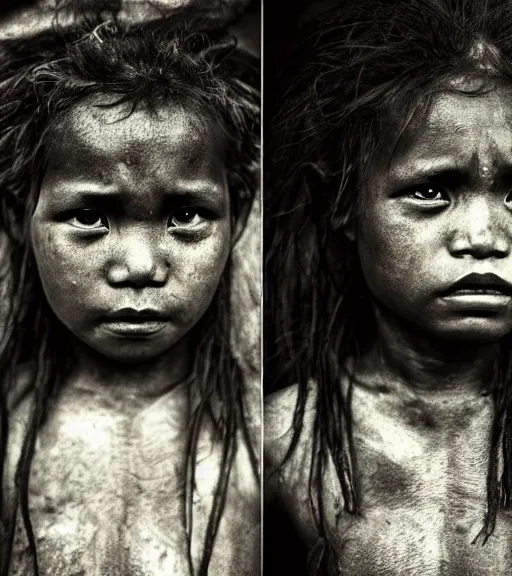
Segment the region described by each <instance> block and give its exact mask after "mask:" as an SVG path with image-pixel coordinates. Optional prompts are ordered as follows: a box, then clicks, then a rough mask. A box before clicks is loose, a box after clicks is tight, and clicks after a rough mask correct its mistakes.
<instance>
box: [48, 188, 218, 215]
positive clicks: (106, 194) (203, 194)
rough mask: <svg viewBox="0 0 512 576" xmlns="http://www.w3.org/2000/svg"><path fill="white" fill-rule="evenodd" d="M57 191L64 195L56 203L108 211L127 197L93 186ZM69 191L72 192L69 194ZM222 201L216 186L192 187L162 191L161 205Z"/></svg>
mask: <svg viewBox="0 0 512 576" xmlns="http://www.w3.org/2000/svg"><path fill="white" fill-rule="evenodd" d="M56 188H57V189H60V190H61V191H65V192H66V193H65V195H64V196H63V197H61V198H59V199H58V200H57V202H58V203H66V202H67V201H69V200H71V198H72V199H73V200H74V201H75V202H76V201H78V202H83V203H84V204H87V205H97V206H101V207H105V208H109V209H115V208H119V205H120V203H123V202H124V201H125V200H126V198H127V197H130V196H131V194H130V193H129V192H126V191H123V190H119V189H117V188H101V187H97V186H95V185H86V184H82V183H80V184H77V183H72V182H71V183H69V184H66V183H62V184H59V185H58V186H56ZM70 191H71V192H72V193H71V194H70ZM223 199H224V194H223V193H222V191H221V189H220V188H219V187H218V186H216V185H215V186H208V185H205V186H194V187H190V188H189V189H186V188H182V189H178V188H176V189H173V190H162V203H163V204H164V205H173V204H184V203H190V204H191V205H194V204H197V203H203V202H205V201H206V202H208V201H210V202H215V203H218V202H219V201H221V200H223Z"/></svg>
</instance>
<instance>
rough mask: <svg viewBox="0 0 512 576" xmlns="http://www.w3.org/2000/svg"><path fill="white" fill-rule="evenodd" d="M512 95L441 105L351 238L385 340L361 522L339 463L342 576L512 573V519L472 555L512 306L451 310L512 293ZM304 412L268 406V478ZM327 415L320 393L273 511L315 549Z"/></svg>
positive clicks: (289, 402)
mask: <svg viewBox="0 0 512 576" xmlns="http://www.w3.org/2000/svg"><path fill="white" fill-rule="evenodd" d="M459 87H461V85H460V84H459ZM462 88H463V86H462ZM510 94H511V91H510V87H508V86H500V85H496V86H494V87H493V88H492V89H490V90H489V91H488V92H486V93H483V94H479V95H478V96H474V95H473V96H470V95H468V94H464V93H461V92H458V93H456V92H449V91H442V92H439V93H438V94H437V95H435V96H434V98H433V100H432V102H431V106H430V107H428V108H427V109H426V110H424V114H421V113H418V115H417V116H416V117H415V118H414V119H413V121H412V122H411V123H410V124H409V126H408V127H406V129H405V131H404V132H403V134H402V137H401V138H400V140H399V142H398V145H397V146H396V148H395V149H394V151H393V154H392V155H391V156H390V154H389V152H388V153H387V156H386V155H385V154H384V153H383V154H382V156H381V157H380V158H379V160H378V162H377V163H376V164H375V165H374V166H373V170H372V172H371V176H370V178H369V181H368V183H367V184H368V185H367V190H366V191H365V193H366V194H367V202H366V209H365V213H364V214H363V216H362V218H361V219H360V220H359V221H358V222H357V223H356V226H355V227H354V229H353V235H352V237H353V240H354V242H356V244H357V249H358V253H359V257H360V260H361V265H362V268H363V273H364V276H365V279H366V282H367V284H368V286H369V288H370V292H371V294H372V298H373V305H374V310H375V318H376V327H377V335H376V339H375V341H374V342H373V344H372V345H371V346H370V347H369V349H368V350H367V351H366V352H365V353H364V354H363V356H362V358H361V359H360V361H359V363H358V364H357V366H356V367H355V383H354V387H353V396H352V402H351V408H352V418H353V434H354V450H355V455H356V461H355V484H356V489H357V492H358V495H359V507H360V515H359V516H355V515H350V514H348V513H347V512H345V511H344V502H343V497H342V494H341V487H340V484H339V481H338V479H337V475H336V472H335V470H334V467H333V464H332V461H331V462H330V464H329V466H328V468H327V470H325V471H324V474H323V490H324V492H323V493H324V498H325V509H326V511H327V512H326V523H327V531H328V537H329V540H330V542H331V544H332V546H333V548H334V561H333V565H332V567H331V572H332V574H343V576H358V575H361V574H365V575H368V576H374V575H375V576H376V575H386V576H401V575H403V574H407V575H410V576H423V575H425V574H426V575H429V576H430V575H432V576H434V575H435V576H477V575H478V576H482V575H484V576H486V575H489V576H490V575H493V576H494V575H499V576H502V575H503V576H504V575H506V574H510V573H511V571H512V555H511V553H510V550H511V549H512V517H511V514H510V512H509V511H506V510H500V511H499V513H498V518H497V523H496V528H495V531H494V533H493V535H492V536H491V537H490V538H489V540H488V541H487V543H486V544H485V546H482V545H481V544H482V542H481V540H478V541H477V542H476V543H473V541H474V540H475V538H476V537H477V535H478V534H479V532H480V530H481V529H482V527H483V521H484V518H485V513H486V510H487V493H486V478H487V471H488V462H489V449H490V441H489V432H490V428H491V424H492V418H493V407H492V401H491V399H490V397H489V396H488V395H486V394H485V392H486V391H487V390H488V388H489V383H490V379H491V374H492V364H493V358H494V355H495V353H496V342H498V341H499V339H500V338H502V337H503V336H505V335H507V334H509V333H510V330H511V329H512V324H511V319H512V318H511V304H510V299H508V300H502V301H500V302H499V303H494V304H493V303H491V304H489V302H487V303H484V304H477V305H475V304H474V303H472V304H468V303H467V302H466V303H464V302H462V303H461V302H455V303H454V302H450V301H447V300H446V298H443V290H445V289H446V288H448V287H449V286H450V285H451V284H452V283H453V282H455V281H457V280H459V279H460V278H462V277H463V276H465V275H466V274H469V273H471V272H477V273H487V272H492V273H494V274H497V275H498V276H500V277H501V278H503V279H504V280H506V281H508V282H511V281H512V262H511V259H510V249H511V242H512V212H511V207H510V201H509V197H508V195H509V192H510V186H509V184H507V179H508V178H507V177H508V175H509V174H510V166H511V163H512V155H511V150H512V108H511V106H510ZM399 128H400V127H399ZM399 128H398V129H399ZM441 167H442V168H441ZM445 169H446V170H445ZM440 170H441V172H444V173H441V174H440V173H439V171H440ZM425 172H428V174H429V177H428V178H425ZM432 172H434V173H437V175H436V176H433V175H432ZM429 190H433V192H431V193H429ZM432 198H433V199H432ZM340 385H341V386H342V387H343V388H346V387H347V385H348V383H347V382H345V381H344V382H341V383H340ZM296 397H297V388H296V387H290V388H288V389H286V390H283V391H281V392H279V393H277V394H275V395H273V396H270V397H269V398H268V399H267V406H266V411H265V442H266V449H265V451H266V459H267V470H271V469H272V468H273V467H274V466H278V465H279V464H280V463H281V462H282V458H283V457H284V455H285V452H286V449H287V447H288V446H289V444H290V441H291V435H292V428H293V423H292V416H293V411H294V406H295V402H296ZM315 401H316V385H315V383H313V382H312V383H311V385H310V391H309V396H308V401H307V405H306V411H305V420H304V426H303V429H302V431H301V437H300V441H299V444H298V447H297V450H296V451H295V452H294V454H293V456H292V458H291V459H290V460H289V461H288V462H287V463H286V464H285V465H284V466H283V467H282V469H281V470H280V472H279V473H278V474H277V475H274V476H270V478H269V484H268V485H269V488H268V496H269V498H273V497H274V498H277V501H278V502H279V505H280V506H283V507H284V508H285V509H286V510H287V511H288V513H289V515H290V517H291V518H292V520H293V521H294V523H295V525H296V526H297V530H298V532H299V533H300V534H301V535H302V537H303V538H304V541H305V542H306V543H307V544H308V546H310V547H311V546H313V545H314V544H315V543H316V541H317V539H318V536H319V534H318V530H317V528H316V526H315V524H314V522H313V516H312V513H311V509H310V503H309V488H308V474H304V470H309V469H310V466H311V449H312V441H313V440H312V438H313V425H314V418H315V412H316V407H315Z"/></svg>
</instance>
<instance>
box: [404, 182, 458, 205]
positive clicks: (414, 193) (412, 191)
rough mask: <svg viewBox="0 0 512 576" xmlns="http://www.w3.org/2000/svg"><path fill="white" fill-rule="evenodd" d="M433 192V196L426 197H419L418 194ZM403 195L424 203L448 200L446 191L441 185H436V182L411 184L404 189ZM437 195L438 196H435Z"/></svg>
mask: <svg viewBox="0 0 512 576" xmlns="http://www.w3.org/2000/svg"><path fill="white" fill-rule="evenodd" d="M430 193H435V196H436V197H434V198H428V197H423V198H421V197H419V196H420V195H423V196H425V195H426V194H430ZM403 195H404V196H407V197H409V198H411V199H413V200H417V201H419V202H424V203H434V202H435V203H439V202H448V201H449V198H448V193H447V191H446V189H445V188H443V187H442V186H438V185H437V184H419V185H417V186H413V187H411V188H409V189H407V190H405V191H404V194H403ZM437 196H440V197H439V198H437Z"/></svg>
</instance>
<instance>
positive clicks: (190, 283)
mask: <svg viewBox="0 0 512 576" xmlns="http://www.w3.org/2000/svg"><path fill="white" fill-rule="evenodd" d="M95 103H97V102H95ZM126 114H127V108H126V107H124V106H115V107H114V108H95V107H94V106H93V105H92V104H91V103H89V104H83V105H80V106H79V107H77V108H76V109H74V110H73V111H71V112H70V114H69V116H68V117H67V118H66V120H65V122H64V124H63V126H62V128H60V129H59V132H58V136H57V138H56V140H57V141H56V142H54V143H53V144H54V145H53V152H52V154H51V156H50V160H49V167H48V170H47V172H46V175H45V177H44V180H43V183H42V186H41V191H40V197H39V200H38V203H37V206H36V210H35V213H34V216H33V220H32V243H33V249H34V254H35V258H36V262H37V267H38V270H39V274H40V277H41V281H42V285H43V288H44V291H45V294H46V297H47V299H48V301H49V303H50V306H51V307H52V309H53V311H54V312H55V314H56V315H57V317H58V318H59V319H60V320H61V321H62V323H63V324H64V325H65V326H66V327H67V328H68V329H69V330H70V331H71V332H72V333H73V334H74V335H75V336H76V337H77V338H78V339H79V340H81V341H82V342H84V343H86V344H87V345H88V346H90V347H91V348H93V349H94V350H96V351H97V352H99V353H101V354H103V355H105V356H107V357H110V358H113V359H116V360H120V361H131V362H135V361H144V360H149V359H151V358H154V357H156V356H158V355H160V354H162V353H164V352H166V351H168V350H169V349H170V348H171V347H172V346H173V345H175V344H176V343H177V342H179V341H180V340H181V339H182V338H183V337H184V336H185V335H186V334H187V333H188V332H189V330H190V329H191V328H192V327H193V326H194V325H195V324H196V322H197V321H198V320H199V319H200V318H201V316H202V315H203V313H204V312H205V311H206V309H207V307H208V305H209V304H210V302H211V301H212V299H213V296H214V293H215V291H216V289H217V287H218V285H219V281H220V278H221V275H222V272H223V269H224V267H225V264H226V261H227V259H228V255H229V252H230V248H231V216H230V199H229V192H228V187H227V182H226V171H225V166H224V161H223V153H224V145H223V140H222V137H221V134H220V130H219V129H218V127H217V126H216V125H215V124H214V122H211V121H208V120H206V119H199V118H198V117H197V116H195V115H194V114H192V113H191V112H187V111H186V110H184V109H182V108H180V107H178V106H171V107H168V108H165V109H162V110H161V111H160V112H159V114H158V117H155V116H153V115H151V114H149V113H148V112H147V111H145V110H137V111H136V112H135V113H133V114H132V115H131V116H128V117H126Z"/></svg>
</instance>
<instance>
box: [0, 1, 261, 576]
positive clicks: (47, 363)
mask: <svg viewBox="0 0 512 576" xmlns="http://www.w3.org/2000/svg"><path fill="white" fill-rule="evenodd" d="M114 4H115V3H114ZM0 53H1V58H0V62H1V63H0V222H1V224H0V226H1V228H2V232H3V233H4V234H5V235H6V236H7V237H8V240H9V242H8V252H7V254H6V258H7V261H6V266H5V270H4V271H3V274H4V277H3V282H4V283H7V285H8V291H7V292H8V302H7V307H6V311H5V314H6V320H5V326H4V330H3V334H2V339H1V342H0V375H1V379H0V481H1V480H2V479H3V478H4V475H5V464H6V455H7V446H8V432H9V421H10V417H11V412H12V409H11V407H10V402H9V399H10V398H11V396H12V395H13V393H14V392H15V391H16V389H17V388H16V387H17V375H18V372H19V367H20V365H21V364H27V363H28V364H29V365H32V366H34V370H33V371H32V374H31V377H30V381H29V383H28V385H27V387H26V390H25V392H32V393H33V394H32V395H33V398H34V400H33V403H32V411H31V415H30V419H29V424H28V428H27V433H26V436H25V438H24V442H23V446H22V450H21V456H20V458H19V461H18V465H17V470H16V475H15V491H14V498H13V501H10V499H9V498H8V497H7V495H6V494H5V493H4V491H3V490H0V575H1V576H7V575H8V573H9V570H10V565H11V558H12V548H13V538H14V532H15V527H16V522H17V513H18V510H20V512H21V517H22V520H23V525H24V528H25V531H26V534H27V538H28V544H29V547H30V551H31V556H32V565H33V570H34V573H35V574H36V575H38V574H39V569H38V559H37V550H36V541H35V535H34V531H33V528H32V524H31V521H30V515H29V502H28V499H29V490H28V488H29V478H30V466H31V461H32V457H33V454H34V451H35V445H36V437H37V431H38V429H39V427H40V426H41V424H42V423H43V422H44V419H45V417H46V416H47V414H48V410H49V407H50V402H51V399H52V398H54V397H55V395H56V394H57V393H58V391H59V388H60V387H61V386H62V384H63V381H64V378H65V374H66V370H67V367H66V365H63V362H62V360H58V356H57V351H58V346H57V344H56V338H57V337H56V334H57V333H58V331H59V330H60V329H61V327H60V326H59V325H58V321H57V320H56V319H55V317H54V316H53V314H52V312H51V310H50V308H49V306H48V304H47V302H46V299H45V297H44V294H43V290H42V286H41V283H40V280H39V277H38V274H37V270H36V266H35V261H34V257H33V254H32V250H31V246H30V241H29V240H30V234H29V230H30V220H31V216H32V213H33V211H34V209H35V206H36V204H37V198H38V193H39V187H40V184H41V181H42V178H43V175H44V172H45V167H46V162H47V151H48V147H49V145H50V142H49V141H50V139H51V138H50V137H51V134H52V127H54V126H55V125H56V123H58V121H59V119H62V118H63V117H64V116H65V115H66V114H67V113H68V112H69V111H70V110H71V109H72V108H73V107H74V106H76V105H77V104H78V103H80V102H82V101H84V100H85V99H87V98H90V97H92V96H94V95H97V94H113V95H114V96H115V97H116V102H115V103H114V105H116V104H120V103H127V104H128V105H129V106H130V109H131V111H132V112H133V111H134V110H135V109H137V107H138V106H140V105H145V106H147V107H148V109H149V110H150V111H151V110H157V109H158V108H159V107H162V106H164V107H165V106H166V105H168V104H171V103H177V104H180V105H183V106H185V107H188V108H191V109H192V110H193V111H194V112H197V113H198V114H200V115H201V116H202V117H208V118H211V119H215V120H217V121H218V123H219V125H220V126H221V127H222V131H223V135H224V138H225V141H226V143H227V146H226V153H225V164H226V167H227V174H228V185H229V190H230V196H231V200H232V206H233V214H234V216H235V217H236V215H237V213H238V209H239V206H240V202H241V200H242V199H245V201H251V200H252V198H253V197H254V194H255V192H256V189H257V185H258V182H257V176H258V171H257V166H258V158H259V145H258V137H259V72H258V63H257V60H256V59H255V58H254V57H252V56H250V55H249V54H248V53H245V52H243V51H242V50H240V49H238V48H237V46H236V41H235V39H234V38H231V37H228V36H226V35H225V34H224V32H222V31H219V30H214V29H213V28H212V27H211V26H210V27H209V28H208V30H206V29H205V28H203V29H201V28H198V26H197V18H196V19H195V21H194V27H193V28H192V25H191V24H190V20H188V19H187V18H185V17H184V15H183V13H180V14H179V15H178V17H176V18H175V22H174V24H172V19H171V20H169V21H168V22H167V23H166V26H162V27H161V28H158V27H155V26H153V27H151V28H150V29H148V28H146V27H143V26H134V27H132V28H130V27H128V26H126V25H121V24H120V23H119V22H118V21H116V19H114V20H109V21H100V20H99V17H98V18H96V19H94V18H93V17H91V16H88V18H86V19H84V21H83V22H82V23H80V25H78V24H77V25H76V26H73V27H72V28H69V29H67V30H64V29H60V30H54V31H52V32H51V33H45V34H42V35H40V36H39V37H37V38H33V39H31V40H30V41H27V40H26V39H25V40H17V41H15V40H9V41H4V42H3V43H2V44H0ZM230 275H231V266H230V262H228V264H227V266H226V269H225V271H224V273H223V276H222V279H221V282H220V286H219V288H218V290H217V293H216V296H215V297H214V300H213V302H212V304H211V305H210V307H209V309H208V311H207V312H206V314H205V316H204V317H203V318H202V319H201V321H200V325H199V327H200V330H199V331H198V333H199V340H198V342H197V349H196V355H195V361H194V370H193V372H194V375H195V377H196V382H197V387H198V390H199V403H198V406H197V409H196V410H195V412H194V413H193V416H192V422H191V425H190V431H189V438H188V443H187V446H188V449H187V456H186V457H187V461H186V470H187V494H186V499H187V505H186V517H185V518H184V521H185V523H186V527H187V533H188V535H189V543H188V544H189V562H190V564H191V562H192V561H191V552H190V538H191V534H192V497H193V489H194V479H195V465H196V454H197V449H198V438H199V433H200V431H201V430H202V429H203V425H204V423H205V418H206V417H213V418H214V420H215V423H216V426H217V432H218V434H219V437H220V438H221V441H222V445H223V450H222V459H221V463H220V467H219V470H218V477H217V481H216V488H215V492H214V498H213V506H212V510H211V513H210V518H209V522H208V525H207V531H206V539H205V543H204V548H203V555H202V560H201V563H200V566H199V568H198V574H199V575H201V576H204V575H206V574H207V570H208V565H209V562H210V558H211V555H212V550H213V546H214V543H215V538H216V534H217V532H218V528H219V523H220V519H221V516H222V513H223V508H224V505H225V501H226V494H227V488H228V482H229V478H230V471H231V468H232V465H233V461H234V458H235V454H236V449H237V437H238V436H241V438H242V439H243V441H244V442H245V443H246V445H247V447H248V450H249V453H250V455H251V462H252V468H253V471H254V474H255V475H256V477H258V462H257V456H256V452H255V449H254V446H253V444H252V441H251V438H250V434H249V431H248V425H247V421H246V413H245V408H244V391H243V377H242V372H241V368H240V367H239V365H238V363H237V362H236V361H235V360H234V358H233V355H232V352H231V349H230V340H229V335H230V315H231V310H230V290H231V288H230ZM61 356H62V354H61Z"/></svg>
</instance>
